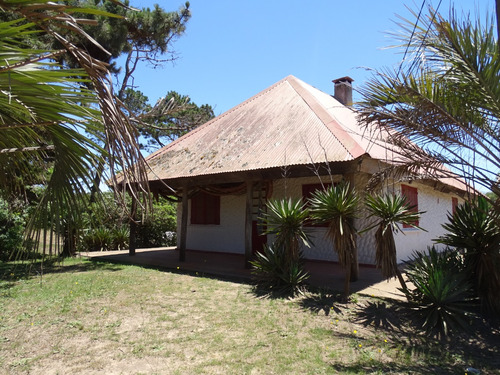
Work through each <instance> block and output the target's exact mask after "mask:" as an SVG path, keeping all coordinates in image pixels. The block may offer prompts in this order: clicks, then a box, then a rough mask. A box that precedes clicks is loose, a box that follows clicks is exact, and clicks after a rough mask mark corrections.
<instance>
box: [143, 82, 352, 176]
mask: <svg viewBox="0 0 500 375" xmlns="http://www.w3.org/2000/svg"><path fill="white" fill-rule="evenodd" d="M289 80H296V78H294V77H287V78H286V79H284V80H282V81H280V82H278V83H277V84H276V85H274V86H272V87H271V88H269V89H268V90H265V91H263V92H261V93H260V94H258V95H256V96H254V97H253V98H251V99H249V100H248V101H246V102H244V103H242V104H240V105H239V106H237V107H235V108H234V109H232V110H230V111H228V112H226V113H224V114H222V115H221V116H219V117H217V118H215V119H214V120H212V121H210V122H209V123H207V124H205V125H203V126H201V127H199V128H197V129H195V130H194V131H192V132H190V133H189V134H187V135H185V136H184V137H182V138H180V139H178V140H177V141H175V142H173V143H172V144H170V145H167V146H166V147H164V148H163V149H162V150H160V151H158V152H156V153H155V154H152V155H151V156H150V157H148V162H149V164H150V166H151V167H152V169H153V171H154V174H155V175H156V178H160V179H168V178H178V177H189V176H198V175H207V174H214V173H223V172H234V171H244V170H256V169H262V168H272V167H281V166H284V165H297V164H310V163H311V162H315V163H318V162H324V161H325V151H326V153H327V158H328V159H329V160H328V161H344V160H352V156H351V155H350V154H349V153H348V152H347V151H346V148H345V147H344V146H343V145H342V143H341V142H340V141H339V140H338V139H337V138H336V137H335V136H334V135H333V134H332V133H331V131H330V130H329V129H328V128H327V127H325V125H324V124H323V122H322V121H321V119H320V118H319V117H318V116H317V114H316V113H315V112H314V111H313V110H311V108H310V106H309V105H308V104H307V103H306V102H305V101H304V99H303V98H302V97H301V96H300V95H298V94H297V92H296V90H295V89H294V88H293V87H292V86H291V85H290V83H289ZM332 99H333V98H332ZM151 177H152V178H154V177H153V176H151Z"/></svg>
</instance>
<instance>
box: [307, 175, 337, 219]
mask: <svg viewBox="0 0 500 375" xmlns="http://www.w3.org/2000/svg"><path fill="white" fill-rule="evenodd" d="M330 186H332V184H326V183H325V184H323V185H322V184H305V185H302V201H303V202H304V203H305V204H306V206H309V198H311V197H312V195H313V193H314V192H315V191H316V190H326V189H328V188H329V187H330ZM306 226H308V227H320V228H321V227H322V228H324V227H327V226H328V224H313V223H312V222H308V223H307V224H306Z"/></svg>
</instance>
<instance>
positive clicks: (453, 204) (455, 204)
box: [451, 197, 458, 215]
mask: <svg viewBox="0 0 500 375" xmlns="http://www.w3.org/2000/svg"><path fill="white" fill-rule="evenodd" d="M457 207H458V198H456V197H452V198H451V214H452V215H455V212H457Z"/></svg>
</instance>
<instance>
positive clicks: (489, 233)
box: [437, 197, 500, 316]
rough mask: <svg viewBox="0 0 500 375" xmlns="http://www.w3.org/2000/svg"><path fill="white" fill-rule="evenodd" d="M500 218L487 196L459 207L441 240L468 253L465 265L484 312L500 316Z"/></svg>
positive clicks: (449, 219) (450, 219)
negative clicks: (491, 206) (499, 222)
mask: <svg viewBox="0 0 500 375" xmlns="http://www.w3.org/2000/svg"><path fill="white" fill-rule="evenodd" d="M498 220H499V215H498V214H497V213H496V212H495V211H494V210H493V209H491V208H490V206H489V205H488V202H487V200H486V199H485V198H483V197H478V198H477V199H476V200H474V201H472V202H465V203H464V204H462V205H459V206H458V207H457V209H456V211H455V214H454V215H451V214H450V215H448V223H446V224H444V225H443V228H444V229H445V230H446V231H447V232H448V233H446V234H445V235H443V236H441V237H439V238H438V239H437V241H438V242H440V243H442V244H445V245H447V246H453V247H455V248H457V249H461V250H463V251H464V257H465V264H466V266H467V270H468V274H469V275H470V276H471V282H472V283H473V285H474V287H475V290H476V292H477V294H478V295H479V297H480V299H481V305H482V308H483V310H484V311H487V312H490V313H492V314H495V315H497V316H500V228H499V227H498V224H497V223H498Z"/></svg>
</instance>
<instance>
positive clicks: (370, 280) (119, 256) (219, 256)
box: [80, 247, 403, 299]
mask: <svg viewBox="0 0 500 375" xmlns="http://www.w3.org/2000/svg"><path fill="white" fill-rule="evenodd" d="M80 255H81V256H83V257H87V258H89V259H91V260H96V261H104V262H116V263H125V264H135V265H142V266H149V267H155V268H161V269H166V270H179V271H183V272H192V273H195V272H199V273H202V274H204V275H211V276H219V277H224V278H229V279H235V280H239V281H247V282H248V281H250V279H251V271H250V270H249V269H246V268H245V257H244V255H243V254H232V253H219V252H206V251H197V250H186V260H185V261H184V262H180V261H179V252H178V250H177V249H176V248H175V247H161V248H151V249H137V250H136V253H135V255H134V256H129V254H128V250H121V251H106V252H84V253H80ZM305 268H306V269H307V271H309V273H310V275H311V277H310V279H309V284H310V285H311V286H314V287H318V288H322V289H326V290H333V291H340V290H343V286H344V270H343V269H342V268H341V267H340V265H338V264H336V263H333V262H322V261H312V260H308V261H306V264H305ZM398 286H399V283H398V282H397V280H390V281H389V282H387V281H384V280H382V275H381V273H380V270H378V269H376V268H374V267H373V266H363V265H361V266H360V271H359V280H358V281H356V282H352V283H351V292H352V293H359V294H365V295H374V296H377V297H384V298H393V299H402V298H403V295H402V293H401V292H399V291H398V290H397V287H398Z"/></svg>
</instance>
